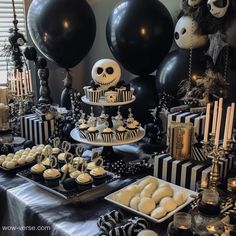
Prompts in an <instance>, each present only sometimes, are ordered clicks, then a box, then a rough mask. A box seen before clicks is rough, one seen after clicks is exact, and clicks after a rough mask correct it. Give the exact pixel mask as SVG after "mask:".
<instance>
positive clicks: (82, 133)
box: [79, 129, 86, 139]
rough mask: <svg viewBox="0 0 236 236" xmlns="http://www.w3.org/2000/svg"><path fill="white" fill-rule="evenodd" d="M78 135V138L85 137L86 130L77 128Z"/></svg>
mask: <svg viewBox="0 0 236 236" xmlns="http://www.w3.org/2000/svg"><path fill="white" fill-rule="evenodd" d="M79 136H80V138H84V139H86V131H85V130H81V129H79Z"/></svg>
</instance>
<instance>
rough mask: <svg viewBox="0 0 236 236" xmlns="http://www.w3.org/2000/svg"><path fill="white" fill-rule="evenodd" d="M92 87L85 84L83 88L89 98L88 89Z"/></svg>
mask: <svg viewBox="0 0 236 236" xmlns="http://www.w3.org/2000/svg"><path fill="white" fill-rule="evenodd" d="M89 88H91V86H84V87H83V90H84V94H85V97H86V98H87V99H88V97H89V96H88V89H89Z"/></svg>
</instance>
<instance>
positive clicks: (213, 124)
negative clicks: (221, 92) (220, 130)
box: [211, 101, 218, 134]
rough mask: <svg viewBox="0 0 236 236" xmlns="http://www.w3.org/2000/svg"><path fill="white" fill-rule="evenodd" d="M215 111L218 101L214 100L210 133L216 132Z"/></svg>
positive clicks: (216, 111)
mask: <svg viewBox="0 0 236 236" xmlns="http://www.w3.org/2000/svg"><path fill="white" fill-rule="evenodd" d="M217 113H218V101H215V103H214V111H213V121H212V130H211V133H212V134H215V133H216V121H217Z"/></svg>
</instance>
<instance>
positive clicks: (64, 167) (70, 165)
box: [61, 164, 76, 173]
mask: <svg viewBox="0 0 236 236" xmlns="http://www.w3.org/2000/svg"><path fill="white" fill-rule="evenodd" d="M67 166H68V168H69V169H68V173H72V172H74V171H76V169H75V167H74V166H73V165H72V164H65V165H64V166H62V168H61V172H62V173H64V172H65V170H66V168H67Z"/></svg>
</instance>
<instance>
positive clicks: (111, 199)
mask: <svg viewBox="0 0 236 236" xmlns="http://www.w3.org/2000/svg"><path fill="white" fill-rule="evenodd" d="M146 178H153V179H157V180H158V181H159V183H160V184H162V183H167V184H169V185H170V187H171V188H172V189H173V191H174V193H175V192H178V191H183V192H186V193H187V196H188V198H187V201H186V202H185V203H184V204H182V205H180V206H178V207H177V208H176V209H175V210H174V211H171V212H169V213H168V214H167V215H165V216H164V217H163V218H161V219H155V218H153V217H151V216H150V215H146V214H144V213H142V212H140V211H137V210H135V209H132V208H131V207H128V206H125V205H123V204H120V203H119V202H117V201H115V200H114V195H115V194H117V193H118V192H120V191H121V190H123V189H125V188H127V187H128V186H126V187H124V188H122V189H120V190H118V191H116V192H114V193H112V194H109V195H108V196H106V197H105V199H106V200H107V201H109V202H112V203H114V204H116V205H117V206H119V207H121V208H124V209H126V210H128V211H131V212H133V213H136V214H138V215H140V216H143V217H145V218H147V219H149V220H151V221H153V222H155V223H161V222H163V221H165V220H167V219H168V218H170V217H171V216H173V215H174V214H175V213H176V212H178V211H180V210H181V209H183V208H184V207H185V206H187V205H188V204H189V203H191V202H192V201H193V200H194V199H195V197H196V196H197V195H198V193H197V192H194V191H192V190H189V189H186V188H183V187H180V186H177V185H175V184H172V183H169V182H167V181H164V180H162V179H158V178H155V177H153V176H151V175H149V176H146V177H144V178H142V179H140V180H138V181H136V182H134V183H132V184H131V185H133V184H139V183H140V182H141V181H142V180H144V179H146Z"/></svg>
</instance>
